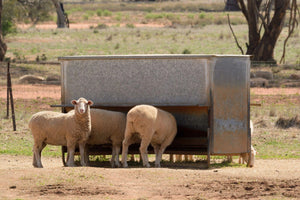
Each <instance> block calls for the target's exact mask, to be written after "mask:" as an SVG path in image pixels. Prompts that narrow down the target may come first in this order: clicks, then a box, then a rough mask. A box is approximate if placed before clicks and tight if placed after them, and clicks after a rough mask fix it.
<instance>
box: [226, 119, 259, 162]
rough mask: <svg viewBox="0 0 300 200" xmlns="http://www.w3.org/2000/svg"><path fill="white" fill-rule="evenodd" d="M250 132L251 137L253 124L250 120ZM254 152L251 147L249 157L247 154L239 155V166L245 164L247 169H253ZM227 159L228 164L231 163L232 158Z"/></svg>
mask: <svg viewBox="0 0 300 200" xmlns="http://www.w3.org/2000/svg"><path fill="white" fill-rule="evenodd" d="M250 130H251V136H252V135H253V131H254V126H253V122H252V120H250ZM256 153H257V152H256V151H255V149H254V147H253V146H252V145H251V152H250V154H251V156H250V157H249V153H241V154H240V155H239V164H244V163H245V162H246V163H247V166H248V167H254V161H255V155H256ZM227 159H228V161H229V162H232V156H230V155H229V156H227Z"/></svg>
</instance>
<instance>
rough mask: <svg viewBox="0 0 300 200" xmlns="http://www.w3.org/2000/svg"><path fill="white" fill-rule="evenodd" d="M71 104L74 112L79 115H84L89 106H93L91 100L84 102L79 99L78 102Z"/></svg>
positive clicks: (84, 100) (73, 101)
mask: <svg viewBox="0 0 300 200" xmlns="http://www.w3.org/2000/svg"><path fill="white" fill-rule="evenodd" d="M71 103H72V104H73V105H74V110H75V112H77V113H79V114H84V113H86V112H87V111H88V108H89V106H91V105H93V102H92V101H91V100H86V99H85V98H83V97H81V98H79V99H78V100H72V101H71Z"/></svg>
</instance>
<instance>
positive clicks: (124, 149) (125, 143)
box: [121, 132, 130, 167]
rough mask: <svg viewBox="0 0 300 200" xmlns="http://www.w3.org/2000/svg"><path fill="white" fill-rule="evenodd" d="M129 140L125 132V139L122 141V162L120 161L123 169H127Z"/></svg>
mask: <svg viewBox="0 0 300 200" xmlns="http://www.w3.org/2000/svg"><path fill="white" fill-rule="evenodd" d="M129 140H130V135H129V134H126V132H125V138H124V140H123V146H122V160H121V162H122V165H123V167H128V164H127V154H128V147H129V145H130V143H129Z"/></svg>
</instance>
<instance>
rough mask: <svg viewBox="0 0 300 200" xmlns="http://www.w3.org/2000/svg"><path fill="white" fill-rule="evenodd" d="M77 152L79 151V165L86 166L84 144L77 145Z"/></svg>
mask: <svg viewBox="0 0 300 200" xmlns="http://www.w3.org/2000/svg"><path fill="white" fill-rule="evenodd" d="M79 151H80V164H81V166H86V159H85V143H79Z"/></svg>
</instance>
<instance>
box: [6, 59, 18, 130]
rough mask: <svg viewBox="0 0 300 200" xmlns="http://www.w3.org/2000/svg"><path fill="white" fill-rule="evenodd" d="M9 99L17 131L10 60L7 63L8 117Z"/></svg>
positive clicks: (14, 128)
mask: <svg viewBox="0 0 300 200" xmlns="http://www.w3.org/2000/svg"><path fill="white" fill-rule="evenodd" d="M9 100H10V105H11V116H12V122H13V130H14V131H16V130H17V127H16V118H15V109H14V98H13V94H12V86H11V77H10V62H8V63H7V118H8V116H9Z"/></svg>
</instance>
